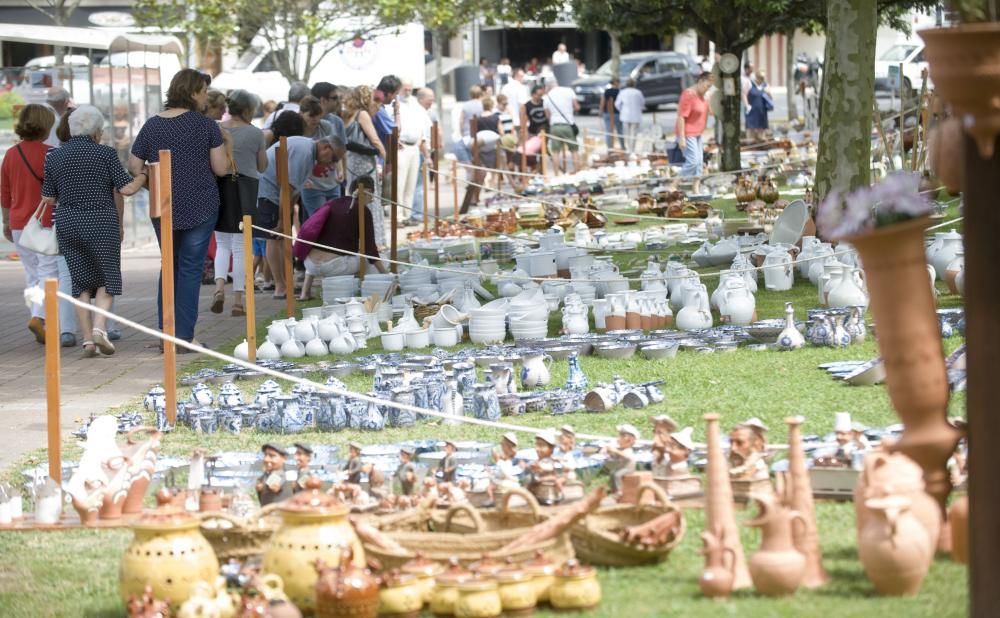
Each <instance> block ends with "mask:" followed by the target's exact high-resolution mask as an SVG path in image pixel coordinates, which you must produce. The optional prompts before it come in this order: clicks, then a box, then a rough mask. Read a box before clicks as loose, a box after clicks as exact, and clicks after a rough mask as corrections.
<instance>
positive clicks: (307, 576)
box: [262, 479, 378, 615]
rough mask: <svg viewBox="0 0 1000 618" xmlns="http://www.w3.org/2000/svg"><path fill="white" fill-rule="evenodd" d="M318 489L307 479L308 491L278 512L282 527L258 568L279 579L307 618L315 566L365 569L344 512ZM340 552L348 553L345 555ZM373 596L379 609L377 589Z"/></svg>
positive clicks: (316, 481) (344, 508)
mask: <svg viewBox="0 0 1000 618" xmlns="http://www.w3.org/2000/svg"><path fill="white" fill-rule="evenodd" d="M319 484H320V481H319V479H310V481H309V482H308V485H307V486H308V487H309V488H308V489H306V490H305V491H301V492H299V493H298V494H296V495H295V496H293V497H292V498H290V499H288V500H286V501H285V502H283V503H282V504H281V506H280V507H278V512H279V513H280V514H281V520H282V523H281V527H280V528H278V530H277V531H275V533H274V536H272V537H271V542H270V544H269V545H268V547H267V550H266V551H265V552H264V561H263V565H262V566H263V570H264V572H265V573H274V574H276V575H279V576H280V577H281V579H282V580H283V581H284V582H285V593H286V594H287V595H288V599H289V600H290V601H291V602H292V603H294V604H295V605H297V606H298V607H299V608H300V609H301V610H302V611H303V612H306V613H310V612H312V611H314V609H315V605H316V586H317V584H316V580H317V572H316V568H315V563H316V561H317V560H321V561H323V562H324V563H325V564H328V565H331V566H334V567H336V566H341V565H342V563H343V561H344V560H353V562H354V565H355V566H356V567H358V568H362V567H364V565H365V554H364V548H363V547H362V546H361V541H360V540H358V537H357V535H356V534H355V533H354V528H352V527H351V524H350V522H349V521H347V514H348V510H349V509H348V507H347V506H346V505H344V504H343V503H341V502H340V501H339V500H337V499H336V498H334V497H333V496H330V495H327V494H325V493H323V492H321V491H320V490H319V488H318V485H319ZM344 546H350V548H351V551H350V552H349V553H347V554H343V547H344ZM375 591H376V592H375V601H374V603H375V605H377V604H378V587H377V586H376V587H375ZM331 615H334V614H331Z"/></svg>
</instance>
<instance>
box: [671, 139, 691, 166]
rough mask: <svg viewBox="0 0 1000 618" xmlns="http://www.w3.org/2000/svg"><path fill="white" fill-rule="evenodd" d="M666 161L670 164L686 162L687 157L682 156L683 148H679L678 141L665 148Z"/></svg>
mask: <svg viewBox="0 0 1000 618" xmlns="http://www.w3.org/2000/svg"><path fill="white" fill-rule="evenodd" d="M667 161H668V162H669V163H670V164H671V165H682V164H684V163H687V157H685V156H684V149H683V148H681V143H680V141H677V142H674V145H673V147H672V148H668V149H667Z"/></svg>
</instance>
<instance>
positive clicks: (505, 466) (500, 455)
mask: <svg viewBox="0 0 1000 618" xmlns="http://www.w3.org/2000/svg"><path fill="white" fill-rule="evenodd" d="M516 456H517V435H516V434H515V433H514V432H507V433H505V434H504V435H503V437H501V438H500V445H499V446H498V447H496V448H494V449H493V451H492V452H491V453H490V459H491V464H492V465H493V478H492V479H491V481H490V485H489V488H488V489H487V495H488V496H489V499H490V501H491V502H492V501H494V499H495V497H496V492H497V490H499V491H500V492H501V493H506V492H508V491H510V490H512V489H517V488H519V487H520V486H521V483H520V481H519V480H518V479H519V476H520V473H521V468H520V467H519V466H518V465H517V464H515V463H514V458H515V457H516Z"/></svg>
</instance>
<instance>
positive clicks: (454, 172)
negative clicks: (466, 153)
mask: <svg viewBox="0 0 1000 618" xmlns="http://www.w3.org/2000/svg"><path fill="white" fill-rule="evenodd" d="M451 193H452V197H453V198H454V199H455V216H454V219H455V223H458V211H459V210H461V207H462V205H461V204H459V203H458V160H457V159H452V160H451Z"/></svg>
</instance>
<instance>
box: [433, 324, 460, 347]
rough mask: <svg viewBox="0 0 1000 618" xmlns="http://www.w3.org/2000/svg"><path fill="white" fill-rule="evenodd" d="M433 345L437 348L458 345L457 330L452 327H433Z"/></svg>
mask: <svg viewBox="0 0 1000 618" xmlns="http://www.w3.org/2000/svg"><path fill="white" fill-rule="evenodd" d="M432 339H433V340H434V345H436V346H438V347H439V348H450V347H451V346H453V345H458V331H456V330H455V329H454V328H435V329H434V335H433V337H432Z"/></svg>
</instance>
